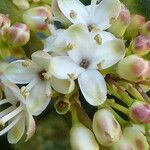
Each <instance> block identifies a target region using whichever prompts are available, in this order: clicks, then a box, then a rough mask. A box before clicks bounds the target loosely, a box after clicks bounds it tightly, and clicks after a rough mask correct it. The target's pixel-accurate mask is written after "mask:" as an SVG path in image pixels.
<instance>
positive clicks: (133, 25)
mask: <svg viewBox="0 0 150 150" xmlns="http://www.w3.org/2000/svg"><path fill="white" fill-rule="evenodd" d="M144 23H145V18H144V17H143V16H140V15H133V16H132V17H131V20H130V24H129V26H128V28H127V29H126V32H125V39H133V38H135V37H136V36H137V35H138V33H139V31H140V29H141V27H142V26H143V24H144Z"/></svg>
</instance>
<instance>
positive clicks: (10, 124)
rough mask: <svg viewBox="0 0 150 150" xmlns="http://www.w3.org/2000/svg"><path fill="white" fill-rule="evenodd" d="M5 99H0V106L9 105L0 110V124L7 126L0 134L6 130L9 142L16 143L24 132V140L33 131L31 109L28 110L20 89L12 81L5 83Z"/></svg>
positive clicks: (33, 122) (29, 136) (33, 123)
mask: <svg viewBox="0 0 150 150" xmlns="http://www.w3.org/2000/svg"><path fill="white" fill-rule="evenodd" d="M4 91H5V96H6V99H3V100H0V106H1V105H3V104H6V103H10V104H11V106H10V107H8V108H6V109H5V110H3V111H1V112H0V125H3V126H4V125H5V124H6V123H7V126H6V127H4V129H2V130H1V131H0V136H1V135H3V134H5V133H6V132H8V135H7V138H8V141H9V143H12V144H13V143H17V142H18V141H19V140H20V139H21V137H22V136H23V134H24V133H25V132H26V135H27V137H26V141H27V140H28V139H29V138H31V136H32V135H33V134H34V132H35V121H34V119H33V117H32V111H29V110H28V106H27V103H26V99H25V98H24V97H23V96H22V95H21V94H20V89H19V88H18V87H17V86H16V85H15V84H12V83H10V82H9V83H8V81H7V83H5V89H4Z"/></svg>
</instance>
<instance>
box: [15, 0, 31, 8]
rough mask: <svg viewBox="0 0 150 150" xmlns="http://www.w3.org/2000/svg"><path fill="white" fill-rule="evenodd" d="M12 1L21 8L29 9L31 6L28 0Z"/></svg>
mask: <svg viewBox="0 0 150 150" xmlns="http://www.w3.org/2000/svg"><path fill="white" fill-rule="evenodd" d="M12 1H13V3H14V4H15V5H16V6H17V7H18V8H20V9H28V8H29V7H30V4H29V2H28V0H12Z"/></svg>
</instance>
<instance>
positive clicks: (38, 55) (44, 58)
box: [31, 51, 51, 70]
mask: <svg viewBox="0 0 150 150" xmlns="http://www.w3.org/2000/svg"><path fill="white" fill-rule="evenodd" d="M31 57H32V60H33V61H34V62H35V63H36V64H37V65H38V67H40V68H41V69H45V70H47V69H48V67H49V65H50V60H51V56H50V55H49V54H48V53H46V52H44V51H36V52H34V53H33V54H32V56H31Z"/></svg>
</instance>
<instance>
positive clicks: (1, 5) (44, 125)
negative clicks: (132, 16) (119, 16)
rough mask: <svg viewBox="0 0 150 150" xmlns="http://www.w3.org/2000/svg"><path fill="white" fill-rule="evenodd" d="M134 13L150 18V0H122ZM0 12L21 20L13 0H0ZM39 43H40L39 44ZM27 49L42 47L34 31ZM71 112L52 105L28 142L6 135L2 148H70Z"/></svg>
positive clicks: (0, 141)
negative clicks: (58, 110) (59, 111)
mask: <svg viewBox="0 0 150 150" xmlns="http://www.w3.org/2000/svg"><path fill="white" fill-rule="evenodd" d="M81 1H82V2H83V3H84V4H89V3H90V0H81ZM122 2H123V3H124V4H126V5H127V7H128V8H129V9H130V11H131V12H132V13H136V14H141V15H144V16H145V17H146V18H147V19H150V11H149V9H150V0H122ZM0 13H4V14H9V15H10V18H12V20H13V22H16V21H21V14H22V13H20V12H19V10H18V9H17V8H16V7H15V6H14V5H13V4H12V2H11V0H0ZM37 43H38V44H37ZM24 49H25V50H26V51H28V50H31V51H32V50H34V49H37V50H38V49H42V43H41V42H40V40H39V39H38V37H37V36H36V34H34V33H32V41H31V42H29V43H28V45H26V46H25V47H24ZM69 118H70V114H67V115H66V116H60V115H58V114H56V113H55V110H53V109H52V106H49V107H48V108H47V110H46V111H45V112H44V113H43V114H42V115H41V116H39V117H38V118H36V123H37V131H36V134H35V135H34V137H33V138H32V139H31V140H30V141H29V142H27V143H24V141H23V140H22V141H20V142H19V143H18V144H16V145H9V144H8V143H7V139H6V138H7V137H6V135H5V136H3V137H0V149H1V150H30V149H35V150H70V149H71V148H70V145H69V129H70V127H71V123H70V120H69Z"/></svg>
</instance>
